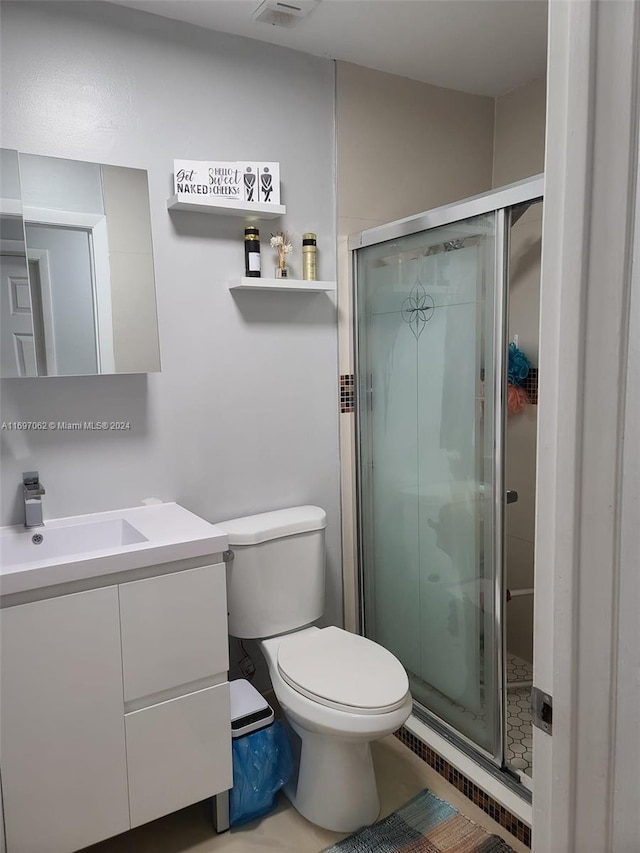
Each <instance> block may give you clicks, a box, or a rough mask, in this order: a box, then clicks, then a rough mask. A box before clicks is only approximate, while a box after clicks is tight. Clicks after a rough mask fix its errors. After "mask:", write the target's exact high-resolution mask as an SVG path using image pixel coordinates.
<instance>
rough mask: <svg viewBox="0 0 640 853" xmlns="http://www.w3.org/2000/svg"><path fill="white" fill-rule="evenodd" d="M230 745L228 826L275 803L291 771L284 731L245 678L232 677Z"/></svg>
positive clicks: (256, 815)
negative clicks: (230, 771) (231, 765)
mask: <svg viewBox="0 0 640 853" xmlns="http://www.w3.org/2000/svg"><path fill="white" fill-rule="evenodd" d="M230 687H231V735H232V738H233V742H232V745H231V751H232V759H233V788H232V789H231V791H229V822H230V824H231V826H238V824H241V823H246V822H247V821H250V820H253V819H254V818H256V817H259V816H260V815H264V814H267V812H270V811H271V810H272V809H273V808H274V807H275V800H276V794H277V792H278V791H279V790H280V788H282V787H283V786H284V785H285V784H286V783H287V782H288V781H289V777H290V776H291V772H292V758H291V747H290V745H289V740H288V738H287V735H286V732H285V731H284V729H283V728H282V726H281V725H280V723H279V722H277V721H274V713H273V708H272V707H271V706H270V705H269V703H268V702H267V701H266V700H265V699H264V697H263V696H261V695H260V693H258V691H257V690H256V689H255V687H253V686H252V685H251V684H249V682H248V681H246V680H245V679H238V680H236V681H232V682H231V684H230Z"/></svg>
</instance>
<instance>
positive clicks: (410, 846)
mask: <svg viewBox="0 0 640 853" xmlns="http://www.w3.org/2000/svg"><path fill="white" fill-rule="evenodd" d="M324 853H513V851H512V848H511V847H509V845H508V844H507V843H506V842H505V841H503V840H502V838H500V837H499V836H498V835H490V834H489V833H488V832H487V831H486V830H485V829H482V827H481V826H478V825H477V824H475V823H473V822H472V821H470V820H468V819H467V818H466V817H464V816H463V815H461V814H460V812H459V811H458V810H457V809H454V808H453V806H450V805H449V803H445V801H444V800H441V799H439V798H438V797H436V796H434V795H433V794H432V793H431V792H430V791H427V790H424V791H421V792H420V793H419V794H418V795H417V796H416V797H414V798H413V799H412V800H411V801H410V802H408V803H407V804H406V806H403V807H402V808H401V809H398V811H397V812H392V813H391V814H390V815H389V816H388V817H385V818H383V820H379V821H378V823H374V824H373V826H368V827H367V828H366V829H362V830H360V832H357V833H356V834H355V835H350V836H349V838H345V839H344V841H339V842H338V843H337V844H334V845H333V847H327V848H326V850H325V851H324Z"/></svg>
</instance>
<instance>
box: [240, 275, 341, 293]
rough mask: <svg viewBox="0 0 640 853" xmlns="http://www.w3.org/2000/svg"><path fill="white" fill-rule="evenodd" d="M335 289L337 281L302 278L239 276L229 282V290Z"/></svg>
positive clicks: (316, 290) (304, 291)
mask: <svg viewBox="0 0 640 853" xmlns="http://www.w3.org/2000/svg"><path fill="white" fill-rule="evenodd" d="M335 289H336V283H335V281H303V280H302V279H301V278H237V279H235V280H233V281H230V282H229V290H290V291H293V292H295V293H323V292H326V291H328V290H335Z"/></svg>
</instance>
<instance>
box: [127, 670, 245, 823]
mask: <svg viewBox="0 0 640 853" xmlns="http://www.w3.org/2000/svg"><path fill="white" fill-rule="evenodd" d="M229 705H230V703H229V684H228V683H227V682H225V683H224V684H219V685H217V686H216V687H208V688H207V689H205V690H199V691H197V692H196V693H189V694H188V695H187V696H180V697H179V698H178V699H171V700H169V701H168V702H161V703H160V704H158V705H152V706H151V707H150V708H144V709H143V710H141V711H134V712H132V713H130V714H126V715H125V728H126V736H127V767H128V775H129V805H130V812H131V826H132V827H134V826H140V824H143V823H147V821H150V820H155V819H156V818H158V817H160V816H161V815H164V814H168V813H169V812H173V811H176V810H177V809H181V808H184V807H185V806H188V805H190V804H191V803H196V802H198V801H199V800H204V799H206V798H207V797H210V796H213V795H214V794H219V793H220V792H221V791H226V790H228V789H229V788H231V786H232V784H233V781H232V772H231V714H230V706H229Z"/></svg>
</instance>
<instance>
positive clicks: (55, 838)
mask: <svg viewBox="0 0 640 853" xmlns="http://www.w3.org/2000/svg"><path fill="white" fill-rule="evenodd" d="M0 639H1V641H2V647H1V648H2V661H1V663H2V684H1V686H2V692H1V694H0V714H1V719H2V725H1V726H0V749H1V753H2V794H3V799H4V811H5V824H6V836H7V837H6V843H7V849H8V850H9V851H10V853H36V851H37V853H70V851H73V850H78V849H80V848H81V847H86V846H87V845H88V844H93V843H94V842H96V841H100V840H102V839H103V838H108V837H109V836H111V835H116V834H118V833H120V832H124V831H125V830H126V829H128V828H129V806H128V799H127V771H126V758H125V733H124V703H123V696H122V669H121V648H120V628H119V614H118V590H117V587H115V586H113V587H107V588H106V589H97V590H91V591H89V592H81V593H77V594H75V595H65V596H62V597H60V598H52V599H48V600H46V601H36V602H32V603H30V604H23V605H20V606H16V607H9V608H6V609H5V610H2V611H0Z"/></svg>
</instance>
